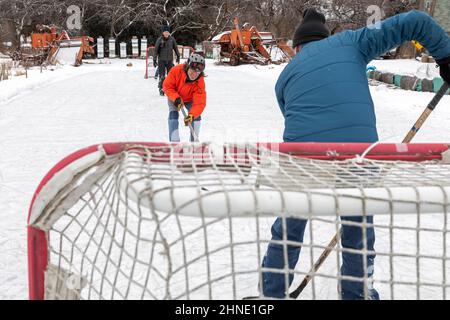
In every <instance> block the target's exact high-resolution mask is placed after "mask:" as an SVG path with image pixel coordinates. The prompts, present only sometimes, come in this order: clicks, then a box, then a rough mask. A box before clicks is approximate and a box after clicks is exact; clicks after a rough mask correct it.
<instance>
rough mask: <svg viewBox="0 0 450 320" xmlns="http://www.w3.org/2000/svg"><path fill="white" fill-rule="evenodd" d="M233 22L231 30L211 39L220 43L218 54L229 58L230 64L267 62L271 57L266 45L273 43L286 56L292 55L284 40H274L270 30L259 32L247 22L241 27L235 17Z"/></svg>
mask: <svg viewBox="0 0 450 320" xmlns="http://www.w3.org/2000/svg"><path fill="white" fill-rule="evenodd" d="M233 24H234V29H233V30H231V31H226V32H224V33H222V34H220V35H218V36H216V37H215V38H214V39H213V40H212V42H214V43H217V44H219V45H220V56H221V57H222V58H227V59H229V63H230V64H231V65H232V66H237V65H239V64H241V63H257V64H261V65H267V64H269V63H270V62H272V58H271V55H270V53H269V52H268V51H267V48H266V46H272V45H274V44H276V45H278V47H279V48H280V50H282V52H283V53H284V54H285V55H286V56H288V57H289V56H290V57H292V56H293V55H294V53H293V52H292V49H290V48H289V47H288V46H287V45H286V43H285V42H283V41H282V40H275V39H274V37H273V35H272V34H271V33H270V32H259V31H258V30H257V29H256V27H254V26H250V25H249V24H248V23H245V24H244V25H243V26H242V29H241V28H240V27H239V20H238V18H237V17H236V18H234V20H233ZM263 35H264V36H263Z"/></svg>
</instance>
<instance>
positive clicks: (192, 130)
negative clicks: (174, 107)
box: [181, 106, 200, 142]
mask: <svg viewBox="0 0 450 320" xmlns="http://www.w3.org/2000/svg"><path fill="white" fill-rule="evenodd" d="M184 108H185V106H183V108H181V112H182V113H183V117H184V118H186V117H187V114H186V111H185V110H184ZM189 129H190V130H191V134H192V136H193V137H194V141H195V142H200V140H199V139H198V136H197V134H196V133H195V130H194V127H193V126H192V123H189Z"/></svg>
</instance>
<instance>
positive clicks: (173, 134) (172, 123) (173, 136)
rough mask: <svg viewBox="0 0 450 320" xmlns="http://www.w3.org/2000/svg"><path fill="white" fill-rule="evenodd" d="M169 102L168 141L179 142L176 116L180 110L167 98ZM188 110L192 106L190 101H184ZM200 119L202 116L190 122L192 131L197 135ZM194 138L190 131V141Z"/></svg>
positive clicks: (177, 116) (178, 115)
mask: <svg viewBox="0 0 450 320" xmlns="http://www.w3.org/2000/svg"><path fill="white" fill-rule="evenodd" d="M167 102H168V104H169V141H170V142H180V132H179V130H178V118H179V117H180V114H179V113H180V112H179V111H178V109H177V107H175V105H174V104H173V102H172V101H170V100H169V99H168V100H167ZM184 105H185V106H186V108H187V109H188V111H190V110H191V108H192V102H186V103H185V104H184ZM201 121H202V117H198V118H196V119H195V120H194V121H193V122H192V127H193V128H194V132H195V134H196V135H197V137H198V136H199V134H200V124H201ZM194 141H195V138H194V137H193V135H192V133H191V142H194Z"/></svg>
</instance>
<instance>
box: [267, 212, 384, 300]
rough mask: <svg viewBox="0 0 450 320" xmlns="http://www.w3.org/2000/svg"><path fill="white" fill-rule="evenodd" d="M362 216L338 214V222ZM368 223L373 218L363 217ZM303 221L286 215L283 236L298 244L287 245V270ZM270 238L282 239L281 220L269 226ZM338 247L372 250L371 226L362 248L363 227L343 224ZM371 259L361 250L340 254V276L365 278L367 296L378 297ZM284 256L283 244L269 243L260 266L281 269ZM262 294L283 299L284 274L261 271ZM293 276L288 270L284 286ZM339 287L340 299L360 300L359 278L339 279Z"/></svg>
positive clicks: (296, 253)
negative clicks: (284, 233)
mask: <svg viewBox="0 0 450 320" xmlns="http://www.w3.org/2000/svg"><path fill="white" fill-rule="evenodd" d="M363 219H364V218H363V217H341V220H342V221H348V222H354V223H362V222H363ZM366 219H367V220H366V221H367V223H368V224H372V223H373V217H371V216H370V217H367V218H366ZM307 222H308V221H307V220H302V219H294V218H287V219H286V231H287V235H286V238H287V239H288V240H289V241H292V242H297V243H299V245H298V246H292V245H289V246H287V256H288V264H289V271H290V272H292V271H293V270H294V269H295V265H296V264H297V261H298V258H299V256H300V250H301V244H302V243H303V235H304V233H305V227H306V224H307ZM272 240H278V241H280V240H283V225H282V219H281V218H278V219H277V220H276V221H275V223H274V224H273V226H272ZM341 243H342V247H343V248H344V249H345V248H348V249H354V250H363V249H364V248H367V250H368V251H371V252H373V251H374V244H375V231H374V229H373V228H372V227H367V228H366V247H364V236H363V229H362V228H361V227H360V226H357V225H343V226H342V235H341ZM364 257H365V258H366V263H367V264H366V266H367V273H366V274H365V272H364ZM374 260H375V254H366V255H364V254H363V253H362V252H361V253H349V252H343V253H342V267H341V275H342V276H351V277H355V278H359V279H361V280H362V279H363V278H367V279H368V280H367V282H368V293H369V296H368V297H367V298H368V299H373V300H378V299H379V296H378V292H377V291H376V290H375V289H373V287H372V277H373V272H374ZM284 262H285V258H284V250H283V246H282V245H279V244H274V243H270V244H269V246H268V248H267V253H266V255H265V257H264V260H263V263H262V266H263V268H271V269H284V268H285V263H284ZM262 279H263V294H264V296H265V297H273V298H285V297H286V295H288V293H286V286H285V273H273V272H264V273H263V277H262ZM293 279H294V275H293V274H291V273H289V283H288V287H289V286H290V285H291V283H292V281H293ZM339 287H340V290H341V295H342V299H344V300H357V299H364V298H365V295H364V282H362V281H350V280H342V281H340V286H339Z"/></svg>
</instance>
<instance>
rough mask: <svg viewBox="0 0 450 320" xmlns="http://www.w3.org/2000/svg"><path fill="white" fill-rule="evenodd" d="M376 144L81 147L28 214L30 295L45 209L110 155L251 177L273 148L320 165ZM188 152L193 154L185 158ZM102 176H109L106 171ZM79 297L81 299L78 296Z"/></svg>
mask: <svg viewBox="0 0 450 320" xmlns="http://www.w3.org/2000/svg"><path fill="white" fill-rule="evenodd" d="M370 147H371V145H370V144H364V143H355V144H352V143H257V144H242V145H241V144H230V145H224V146H212V145H210V144H197V145H191V144H168V143H106V144H101V145H94V146H91V147H88V148H85V149H82V150H79V151H77V152H75V153H73V154H71V155H69V156H68V157H66V158H65V159H63V160H61V161H60V162H59V163H58V164H57V165H55V166H54V167H53V168H52V169H51V170H50V171H49V172H48V174H47V175H46V176H45V177H44V179H43V180H42V181H41V183H40V184H39V186H38V188H37V190H36V192H35V194H34V196H33V199H32V201H31V205H30V209H29V215H28V266H29V297H30V299H44V298H45V290H46V289H45V283H46V278H45V277H46V271H48V264H49V261H50V257H49V256H50V254H51V253H50V252H49V251H48V250H49V243H48V242H49V240H50V237H51V228H50V227H48V226H49V225H50V224H51V223H53V222H54V221H52V219H57V218H53V217H51V216H45V215H44V217H43V216H42V215H43V213H45V212H46V211H48V210H49V208H50V207H52V206H54V208H56V209H55V211H60V214H59V217H60V216H61V215H63V214H64V213H65V210H68V205H73V204H74V203H75V202H76V201H77V200H78V198H80V197H82V196H83V192H88V190H85V189H83V188H82V187H80V186H78V185H76V186H73V189H71V191H70V193H67V194H64V192H66V187H67V186H68V185H69V184H70V183H72V181H73V180H74V179H78V176H79V175H81V174H84V173H86V172H88V171H89V170H90V168H91V167H92V166H95V165H97V164H98V163H101V162H104V161H105V159H108V158H110V157H113V156H117V157H119V156H120V155H121V154H123V153H124V152H127V151H129V150H133V152H135V153H136V150H138V152H137V154H138V155H142V157H143V158H145V160H144V162H145V163H149V162H150V161H154V162H153V163H155V164H165V163H172V162H171V161H173V159H174V154H175V153H176V154H177V156H176V157H179V159H181V161H178V162H177V163H176V164H177V165H178V166H180V167H183V166H186V167H187V171H185V172H188V173H192V172H194V173H197V172H198V171H200V170H204V169H205V167H207V168H209V169H211V168H214V169H215V170H221V169H224V170H227V168H228V169H229V166H231V167H233V168H234V169H236V170H237V171H239V174H242V175H243V176H246V175H247V174H248V172H249V171H245V169H242V172H241V168H247V169H248V170H251V167H252V166H255V165H258V164H259V162H260V161H261V162H262V161H263V160H264V158H265V157H266V156H267V152H269V153H270V154H276V155H285V156H287V157H289V158H295V159H311V160H313V161H319V163H320V162H321V161H330V162H336V161H337V162H339V161H348V160H351V159H355V158H358V157H360V156H361V155H363V154H364V153H365V152H366V151H367V150H369V148H370ZM149 150H151V153H152V155H153V154H155V155H157V156H156V157H155V158H149V157H147V155H145V156H144V153H145V152H148V151H149ZM448 152H449V145H448V144H379V145H376V146H375V147H373V149H370V151H369V152H368V153H367V154H365V155H364V159H362V160H361V161H376V162H377V163H379V162H383V161H389V162H411V163H415V162H417V163H418V162H428V161H430V162H441V161H443V160H446V162H447V163H448V160H449V159H448ZM212 154H214V157H215V160H214V161H217V162H214V163H211V161H210V159H211V155H212ZM186 155H187V157H185V156H186ZM236 159H238V160H236ZM255 159H256V162H255ZM171 170H172V169H171ZM100 174H103V171H102V172H100V173H99V175H100ZM95 178H98V176H95ZM222 183H226V182H222ZM81 186H82V185H81ZM182 187H184V186H182ZM71 197H73V199H71ZM61 198H63V200H61ZM55 199H59V200H58V201H61V203H62V202H64V205H61V206H62V208H61V207H58V205H60V204H58V203H54V200H55ZM447 205H448V202H447ZM54 208H53V209H54ZM40 219H41V220H43V222H42V221H40ZM49 221H50V222H49ZM80 281H81V280H80ZM447 285H448V284H447ZM444 290H445V288H444ZM66 294H67V292H66ZM76 295H77V294H75V296H76ZM67 297H69V298H70V297H71V298H73V294H72V295H70V294H68V295H67ZM76 298H79V297H78V296H76Z"/></svg>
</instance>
